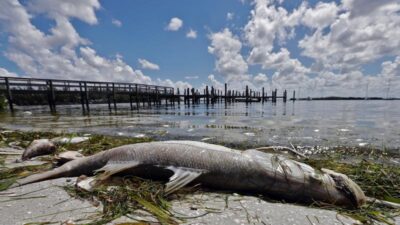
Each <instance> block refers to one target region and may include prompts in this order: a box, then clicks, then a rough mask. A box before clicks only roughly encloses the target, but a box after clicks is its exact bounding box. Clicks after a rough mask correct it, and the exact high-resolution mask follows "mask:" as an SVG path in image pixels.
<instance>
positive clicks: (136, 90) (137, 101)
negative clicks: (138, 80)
mask: <svg viewBox="0 0 400 225" xmlns="http://www.w3.org/2000/svg"><path fill="white" fill-rule="evenodd" d="M135 100H136V110H139V108H140V99H139V85H138V84H135Z"/></svg>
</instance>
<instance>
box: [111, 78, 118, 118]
mask: <svg viewBox="0 0 400 225" xmlns="http://www.w3.org/2000/svg"><path fill="white" fill-rule="evenodd" d="M112 98H113V102H114V110H115V111H117V100H116V99H115V83H112Z"/></svg>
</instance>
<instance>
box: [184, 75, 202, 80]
mask: <svg viewBox="0 0 400 225" xmlns="http://www.w3.org/2000/svg"><path fill="white" fill-rule="evenodd" d="M185 79H186V80H197V79H199V76H185Z"/></svg>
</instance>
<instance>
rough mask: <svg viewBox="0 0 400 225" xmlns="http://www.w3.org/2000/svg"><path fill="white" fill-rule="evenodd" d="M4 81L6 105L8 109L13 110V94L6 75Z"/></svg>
mask: <svg viewBox="0 0 400 225" xmlns="http://www.w3.org/2000/svg"><path fill="white" fill-rule="evenodd" d="M4 81H5V85H6V91H7V92H6V98H7V102H8V106H9V107H10V111H11V112H14V105H13V96H12V93H11V88H10V82H9V80H8V77H5V78H4Z"/></svg>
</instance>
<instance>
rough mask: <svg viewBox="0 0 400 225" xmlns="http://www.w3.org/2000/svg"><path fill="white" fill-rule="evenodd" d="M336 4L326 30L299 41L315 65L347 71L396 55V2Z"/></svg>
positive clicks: (399, 20)
mask: <svg viewBox="0 0 400 225" xmlns="http://www.w3.org/2000/svg"><path fill="white" fill-rule="evenodd" d="M371 2H373V3H371ZM338 7H339V8H341V11H340V13H339V12H338V13H337V16H336V19H334V20H333V21H332V23H331V24H329V30H328V32H325V33H324V32H323V30H321V29H317V30H315V31H314V33H312V34H311V35H306V36H305V38H304V39H302V40H301V41H300V42H299V47H300V48H302V49H303V55H305V56H308V57H310V58H312V59H314V60H315V61H316V63H315V68H318V69H319V70H321V69H328V70H329V69H339V70H342V71H344V72H347V71H353V70H357V69H359V68H360V66H361V65H364V64H367V63H370V62H373V61H375V60H377V59H379V58H381V57H384V56H397V55H399V54H400V39H398V38H394V37H400V14H399V13H398V12H399V10H400V2H399V1H396V0H392V1H386V0H385V1H344V5H340V6H338ZM328 21H329V20H327V22H328ZM314 27H315V26H314Z"/></svg>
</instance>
